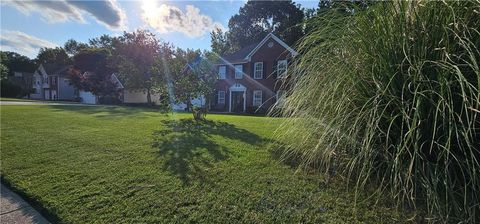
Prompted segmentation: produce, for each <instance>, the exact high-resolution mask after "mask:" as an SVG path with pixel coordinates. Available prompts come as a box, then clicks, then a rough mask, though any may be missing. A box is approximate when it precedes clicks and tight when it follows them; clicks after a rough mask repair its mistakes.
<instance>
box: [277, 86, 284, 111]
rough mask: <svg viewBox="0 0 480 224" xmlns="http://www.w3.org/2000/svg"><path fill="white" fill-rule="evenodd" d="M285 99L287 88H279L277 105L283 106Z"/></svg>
mask: <svg viewBox="0 0 480 224" xmlns="http://www.w3.org/2000/svg"><path fill="white" fill-rule="evenodd" d="M284 101H285V90H278V91H277V106H279V107H281V106H283V103H284Z"/></svg>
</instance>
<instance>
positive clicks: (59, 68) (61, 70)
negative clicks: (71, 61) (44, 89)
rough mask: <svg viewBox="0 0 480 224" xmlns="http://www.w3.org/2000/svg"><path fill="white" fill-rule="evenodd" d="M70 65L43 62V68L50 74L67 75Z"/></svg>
mask: <svg viewBox="0 0 480 224" xmlns="http://www.w3.org/2000/svg"><path fill="white" fill-rule="evenodd" d="M69 67H70V66H69V65H58V64H43V69H45V72H47V74H48V75H55V74H56V75H67V71H68V68H69Z"/></svg>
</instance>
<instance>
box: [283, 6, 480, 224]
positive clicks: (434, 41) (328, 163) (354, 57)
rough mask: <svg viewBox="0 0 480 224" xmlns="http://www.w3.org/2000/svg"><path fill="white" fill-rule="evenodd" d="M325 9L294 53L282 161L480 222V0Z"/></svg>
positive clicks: (449, 217) (444, 216)
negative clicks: (338, 174) (349, 10)
mask: <svg viewBox="0 0 480 224" xmlns="http://www.w3.org/2000/svg"><path fill="white" fill-rule="evenodd" d="M330 11H331V12H329V13H327V14H325V15H324V16H322V17H317V18H315V19H314V20H313V21H312V23H313V25H314V26H315V27H316V28H315V29H314V30H313V31H312V32H311V33H310V34H309V35H307V36H306V37H304V39H303V40H302V41H301V43H300V44H299V46H298V48H299V51H300V55H302V56H301V57H300V58H299V59H298V61H297V62H296V66H295V67H294V68H293V69H292V70H291V71H292V72H293V75H294V77H297V78H296V81H295V85H294V88H293V90H292V93H291V95H290V96H289V97H288V98H286V101H285V108H284V110H283V111H282V113H283V115H284V116H286V117H289V119H287V120H286V121H285V122H284V123H283V125H282V126H281V127H280V128H279V130H278V132H277V133H278V134H277V137H278V139H280V140H283V139H288V140H286V141H284V142H285V148H286V150H285V151H284V153H283V157H284V158H289V157H294V158H301V161H302V164H300V165H301V167H306V166H314V167H317V168H319V169H325V170H330V169H332V167H335V168H338V169H339V171H341V172H343V173H344V174H347V175H348V176H349V177H351V179H352V180H355V186H356V187H357V188H362V187H365V186H366V185H367V184H369V185H374V186H376V187H377V188H378V190H379V192H384V193H389V194H388V195H390V196H392V197H393V198H395V199H397V202H398V203H399V205H400V204H404V203H405V202H406V203H408V204H410V205H413V206H417V205H419V204H421V205H426V209H427V211H428V214H429V216H431V218H432V219H430V220H433V221H449V222H450V221H454V222H460V221H464V222H467V223H475V222H480V218H479V216H480V206H479V205H480V94H479V89H480V69H479V64H478V62H479V61H480V49H479V46H480V33H479V31H480V30H479V28H480V19H479V18H480V14H479V12H480V1H460V2H454V1H448V2H437V1H431V2H429V1H414V2H400V1H395V2H382V3H377V4H374V5H373V6H370V7H369V8H368V9H366V10H364V11H357V12H356V13H355V14H354V15H351V14H350V15H347V14H340V13H338V11H334V10H330Z"/></svg>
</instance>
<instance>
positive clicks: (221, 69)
mask: <svg viewBox="0 0 480 224" xmlns="http://www.w3.org/2000/svg"><path fill="white" fill-rule="evenodd" d="M226 75H227V67H226V66H225V65H222V66H218V79H225V77H226Z"/></svg>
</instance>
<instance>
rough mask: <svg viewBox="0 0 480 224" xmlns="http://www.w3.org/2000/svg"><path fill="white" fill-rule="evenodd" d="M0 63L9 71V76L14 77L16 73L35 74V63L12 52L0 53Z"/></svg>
mask: <svg viewBox="0 0 480 224" xmlns="http://www.w3.org/2000/svg"><path fill="white" fill-rule="evenodd" d="M0 63H1V64H3V65H4V66H5V67H6V68H7V69H8V75H9V76H12V75H13V73H14V72H34V71H35V69H36V67H35V63H34V62H33V61H32V60H30V58H28V57H27V56H24V55H21V54H18V53H15V52H10V51H1V52H0Z"/></svg>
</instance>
